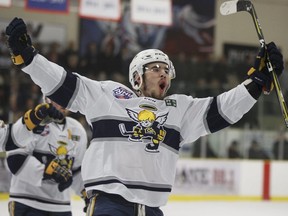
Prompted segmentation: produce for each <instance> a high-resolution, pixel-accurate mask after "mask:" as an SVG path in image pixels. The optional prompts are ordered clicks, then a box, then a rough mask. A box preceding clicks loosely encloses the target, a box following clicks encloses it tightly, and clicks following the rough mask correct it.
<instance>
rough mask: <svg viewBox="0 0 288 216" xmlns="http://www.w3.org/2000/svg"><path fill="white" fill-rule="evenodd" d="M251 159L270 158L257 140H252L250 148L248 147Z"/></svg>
mask: <svg viewBox="0 0 288 216" xmlns="http://www.w3.org/2000/svg"><path fill="white" fill-rule="evenodd" d="M248 158H249V159H264V160H267V159H270V158H269V156H268V155H267V153H266V152H265V151H264V150H263V149H262V147H261V146H260V145H259V143H258V141H257V140H252V142H251V145H250V148H249V149H248Z"/></svg>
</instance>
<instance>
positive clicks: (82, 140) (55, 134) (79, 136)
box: [4, 117, 87, 212]
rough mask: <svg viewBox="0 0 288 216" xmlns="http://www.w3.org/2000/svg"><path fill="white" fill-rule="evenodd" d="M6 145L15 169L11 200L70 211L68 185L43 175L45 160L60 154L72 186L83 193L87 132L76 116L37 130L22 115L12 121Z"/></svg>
mask: <svg viewBox="0 0 288 216" xmlns="http://www.w3.org/2000/svg"><path fill="white" fill-rule="evenodd" d="M10 134H11V135H9V136H8V139H6V140H7V141H6V142H5V144H4V149H5V150H6V154H7V163H8V167H9V169H10V171H11V172H12V174H13V175H12V180H11V186H10V191H9V195H10V200H14V201H17V202H20V203H23V204H25V205H28V206H31V207H33V208H36V209H40V210H44V211H51V212H64V211H71V206H70V199H71V194H70V192H71V191H70V190H69V188H67V189H65V190H64V191H63V192H60V191H59V190H58V183H56V182H55V181H54V180H52V179H45V178H44V179H43V174H44V169H45V164H46V163H48V162H49V161H50V160H52V159H55V158H57V159H58V160H59V162H61V163H67V167H68V168H70V169H71V171H72V175H73V183H72V185H71V187H72V189H74V191H75V192H76V193H77V194H79V195H80V192H81V190H82V189H83V188H84V184H83V180H82V177H81V163H82V160H83V156H84V153H85V151H86V149H87V134H86V131H85V129H84V127H83V126H82V125H81V124H80V123H79V122H78V121H76V120H75V119H72V118H70V117H66V118H65V124H57V123H50V124H48V125H46V126H45V127H43V128H40V129H39V130H38V131H34V132H32V131H28V130H27V129H26V126H25V125H24V124H23V123H22V119H21V118H20V119H19V120H18V121H17V122H15V124H13V125H12V127H11V131H10Z"/></svg>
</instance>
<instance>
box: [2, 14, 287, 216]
mask: <svg viewBox="0 0 288 216" xmlns="http://www.w3.org/2000/svg"><path fill="white" fill-rule="evenodd" d="M6 35H7V36H8V44H9V47H10V50H11V57H12V60H13V62H14V64H15V65H18V66H20V67H22V70H23V71H24V72H25V73H27V74H29V75H30V76H31V78H32V80H33V81H34V82H35V83H36V84H37V85H39V86H40V87H41V90H42V92H43V93H44V94H46V95H47V96H48V97H49V98H51V99H52V100H53V101H55V102H57V103H58V104H61V106H63V107H66V108H67V109H69V110H71V111H73V112H77V111H79V112H81V113H82V114H84V115H85V116H86V119H87V121H88V123H89V124H90V126H91V128H92V130H93V137H92V140H91V143H90V145H89V148H88V149H87V151H86V153H85V157H84V160H83V163H82V176H83V180H84V183H85V188H86V191H87V194H88V197H90V204H89V207H88V210H87V211H88V212H87V213H88V215H93V216H96V215H97V216H100V215H106V216H108V215H110V216H135V215H138V216H140V215H146V216H152V215H153V216H161V215H163V213H162V211H161V209H160V207H161V206H163V205H165V204H166V203H167V200H168V196H169V194H170V192H171V190H172V185H173V183H174V178H175V172H176V162H177V159H178V156H179V149H180V148H181V146H183V145H185V144H186V143H191V142H194V141H195V140H197V139H198V138H199V137H201V136H204V135H207V134H210V133H213V132H216V131H219V130H221V129H223V128H225V127H227V126H229V125H231V124H234V123H235V122H237V121H238V120H239V119H241V117H242V116H243V115H244V114H245V113H247V112H248V111H249V110H250V109H251V107H252V106H253V105H254V104H255V103H256V101H257V99H258V98H259V96H260V95H261V93H262V89H263V88H265V89H266V90H267V91H270V90H271V83H272V78H271V76H270V74H269V73H268V71H267V68H266V66H265V65H264V64H263V62H264V61H265V60H266V56H267V53H268V54H269V57H270V60H271V62H272V64H273V66H274V68H275V71H276V72H277V74H278V75H280V74H281V72H282V70H283V58H282V54H281V53H280V52H279V50H278V49H277V47H276V45H275V44H274V43H270V44H268V47H267V52H266V49H265V48H262V49H261V52H260V53H259V56H258V57H257V58H256V61H255V65H254V67H253V68H252V69H251V70H250V72H249V75H248V76H247V79H246V80H245V81H244V82H243V83H242V84H240V85H238V86H236V87H235V88H233V89H231V90H230V91H228V92H224V93H222V94H220V95H218V96H217V97H207V98H201V99H199V98H193V97H191V96H186V95H178V94H174V95H170V96H167V95H166V93H167V91H168V89H169V87H170V84H171V79H173V78H175V70H174V67H173V65H172V63H171V61H170V60H169V57H168V56H167V55H166V54H164V53H163V52H162V51H160V50H156V49H148V50H144V51H142V52H140V53H138V54H137V55H136V56H135V57H134V59H133V60H132V62H131V64H130V68H129V81H130V83H131V86H132V88H133V90H134V91H133V90H131V89H130V88H128V87H126V86H124V85H122V84H120V83H117V82H113V81H102V82H98V81H95V80H91V79H88V78H86V77H83V76H81V75H79V74H77V73H68V72H66V71H65V70H64V69H63V67H61V66H59V65H57V64H54V63H52V62H50V61H48V60H47V59H46V58H45V57H43V56H42V55H41V54H39V53H38V52H37V50H35V49H34V47H33V46H32V42H31V40H30V38H29V35H28V34H27V31H26V25H25V23H24V21H23V20H22V19H19V18H15V19H13V20H12V22H11V23H10V24H9V25H8V27H7V28H6ZM180 73H181V72H180ZM191 73H197V71H191ZM243 73H244V72H243ZM143 110H146V111H149V112H153V113H154V114H155V119H156V117H159V116H166V117H165V118H164V119H162V120H161V123H162V129H161V130H162V134H163V135H164V134H165V137H164V136H163V140H161V139H159V144H158V146H157V151H146V145H147V140H146V139H145V138H142V139H139V141H138V142H134V141H131V140H129V136H126V135H125V133H124V134H123V132H125V130H127V131H128V132H129V131H133V127H135V126H136V125H137V124H138V122H135V118H131V115H130V114H129V113H130V112H131V111H133V112H134V113H136V114H139V113H140V112H142V111H143ZM136 118H137V117H136ZM123 124H124V125H125V127H123ZM147 125H149V124H147ZM150 125H151V124H150ZM145 130H146V131H149V128H145ZM151 131H153V130H152V128H151ZM150 140H151V139H150ZM148 142H149V140H148Z"/></svg>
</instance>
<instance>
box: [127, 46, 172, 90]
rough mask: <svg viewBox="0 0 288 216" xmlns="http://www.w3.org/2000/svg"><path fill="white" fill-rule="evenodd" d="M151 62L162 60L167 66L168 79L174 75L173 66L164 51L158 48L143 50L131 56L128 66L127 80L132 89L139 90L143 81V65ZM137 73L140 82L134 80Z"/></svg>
mask: <svg viewBox="0 0 288 216" xmlns="http://www.w3.org/2000/svg"><path fill="white" fill-rule="evenodd" d="M152 62H162V63H165V64H167V65H168V67H169V76H170V79H174V78H175V77H176V73H175V68H174V66H173V64H172V62H171V61H170V60H169V57H168V56H167V55H166V54H165V53H163V52H162V51H161V50H158V49H147V50H143V51H141V52H139V53H138V54H137V55H136V56H135V57H134V58H133V60H132V61H131V63H130V66H129V82H130V83H131V86H132V88H133V89H135V90H139V89H140V88H141V86H142V83H143V78H142V76H143V74H144V67H145V66H146V65H147V64H149V63H152ZM137 74H138V75H139V77H140V83H137V82H136V80H135V78H136V75H137Z"/></svg>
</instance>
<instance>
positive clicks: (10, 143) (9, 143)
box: [5, 124, 19, 151]
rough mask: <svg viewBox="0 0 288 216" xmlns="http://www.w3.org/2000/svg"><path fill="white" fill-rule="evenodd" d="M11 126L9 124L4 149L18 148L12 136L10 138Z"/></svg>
mask: <svg viewBox="0 0 288 216" xmlns="http://www.w3.org/2000/svg"><path fill="white" fill-rule="evenodd" d="M12 127H13V125H12V124H9V130H8V133H9V134H8V139H7V142H6V145H5V151H11V150H14V149H17V148H19V147H18V146H17V145H16V144H15V142H14V141H13V138H12V133H11V131H12Z"/></svg>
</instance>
